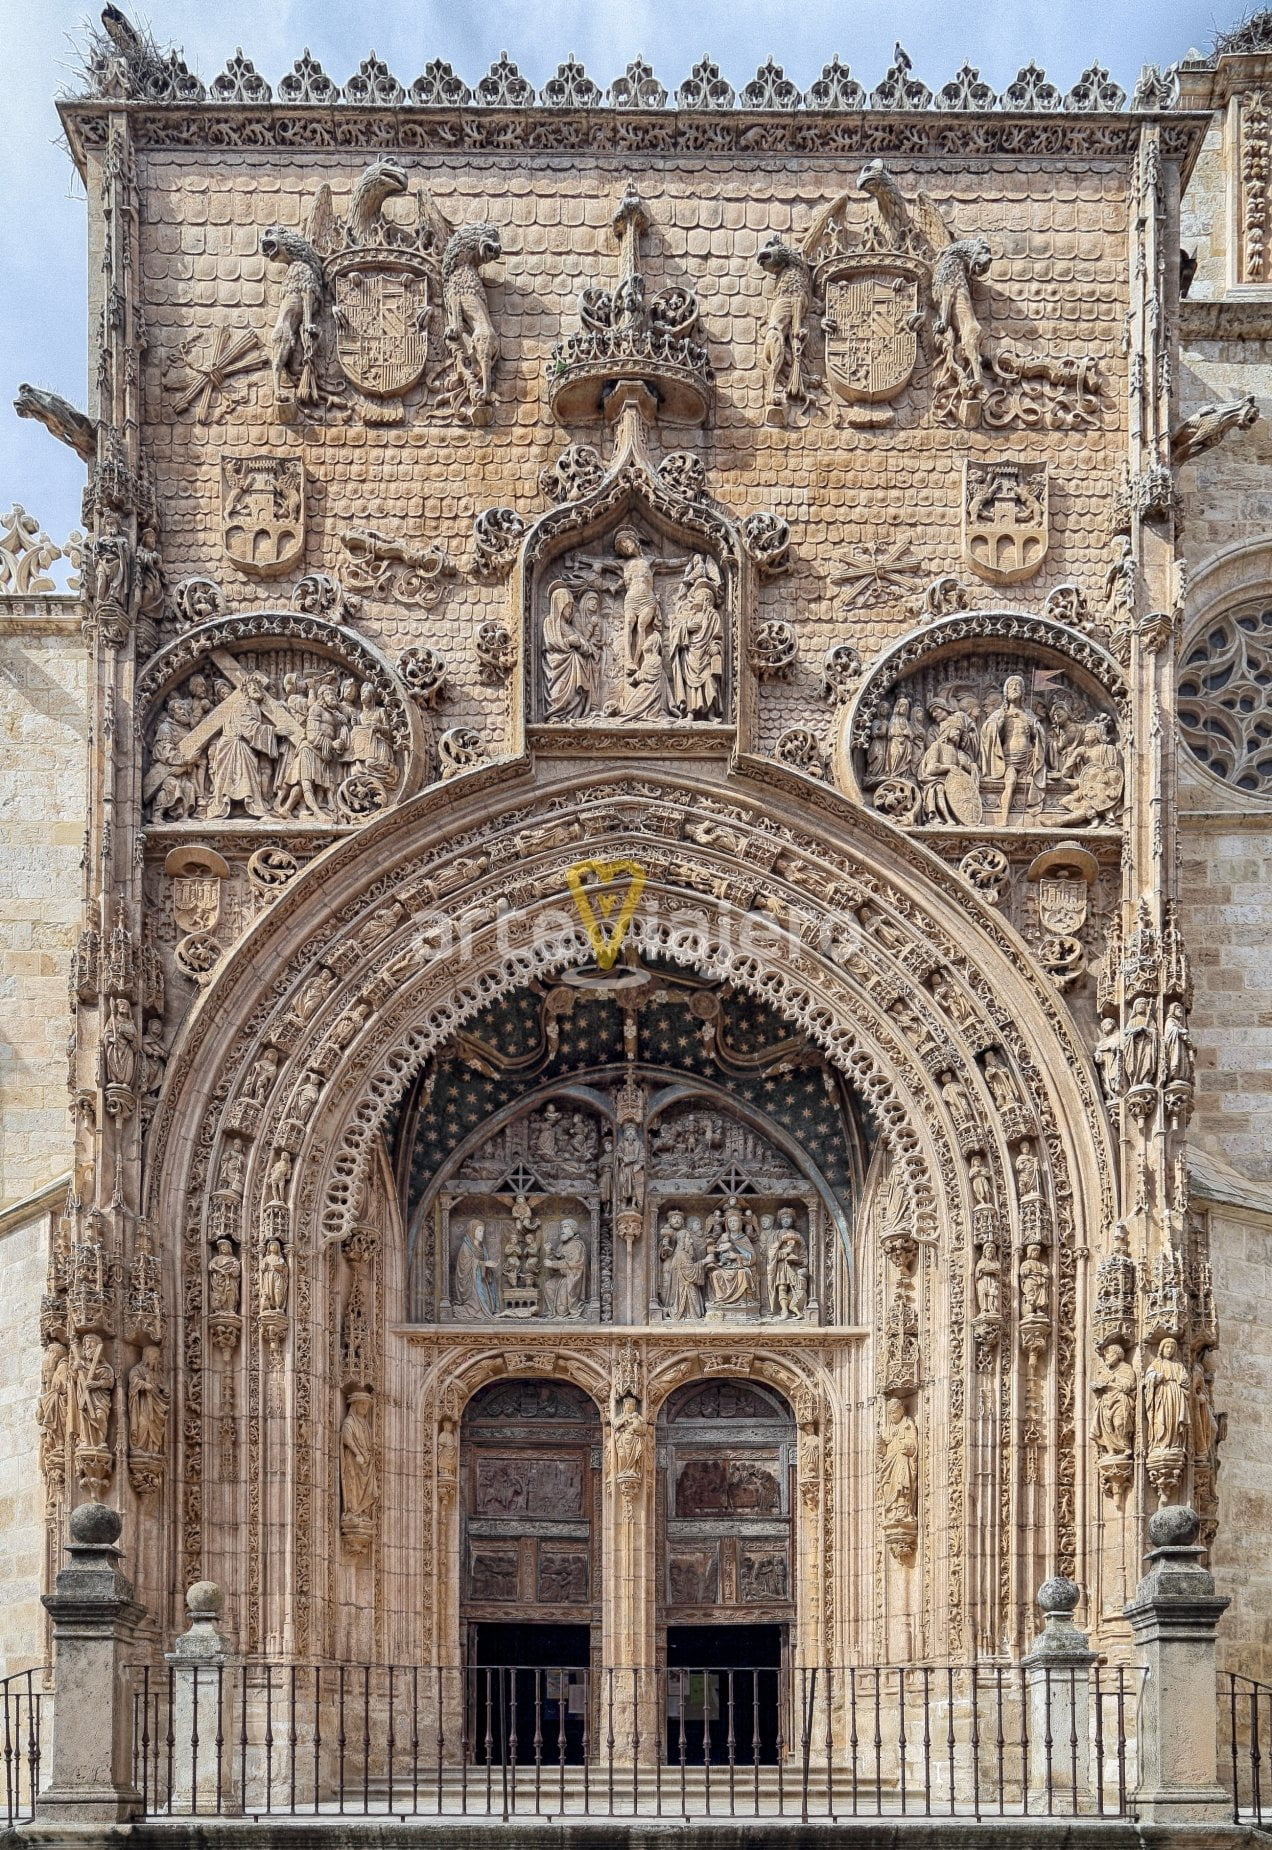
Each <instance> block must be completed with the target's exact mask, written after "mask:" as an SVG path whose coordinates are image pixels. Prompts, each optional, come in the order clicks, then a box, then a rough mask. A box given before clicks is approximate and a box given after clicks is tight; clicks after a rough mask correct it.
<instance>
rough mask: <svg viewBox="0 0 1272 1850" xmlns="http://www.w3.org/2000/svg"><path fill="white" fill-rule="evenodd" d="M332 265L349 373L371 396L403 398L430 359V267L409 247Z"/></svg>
mask: <svg viewBox="0 0 1272 1850" xmlns="http://www.w3.org/2000/svg"><path fill="white" fill-rule="evenodd" d="M328 270H329V274H330V277H331V288H332V293H333V295H334V297H335V323H336V354H337V357H338V358H339V361H340V365H341V368H342V370H343V372H344V374H345V376H346V378H347V379H349V380H350V381H351V383H352V384H353V385H355V386H357V388H358V390H359V391H360V392H365V393H367V395H368V396H369V397H371V398H400V397H401V396H402V394H403V393H404V392H409V391H410V389H411V387H412V386H413V385H415V384H416V383H417V382H418V381H419V380H420V379H421V378H422V376H423V373H424V368H425V367H426V366H427V364H428V358H429V319H430V316H431V314H432V311H433V306H434V300H435V296H434V288H433V278H432V275H431V273H430V270H429V267H428V266H427V264H424V263H422V262H420V260H419V259H418V258H415V257H412V256H409V255H408V254H406V253H405V252H403V253H400V254H395V253H393V252H391V251H385V250H382V249H373V250H369V251H368V250H359V251H351V252H350V253H349V254H348V256H347V257H346V258H344V259H343V260H340V259H333V261H332V262H331V263H330V265H329V266H328Z"/></svg>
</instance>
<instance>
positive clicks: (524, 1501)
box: [461, 1381, 601, 1625]
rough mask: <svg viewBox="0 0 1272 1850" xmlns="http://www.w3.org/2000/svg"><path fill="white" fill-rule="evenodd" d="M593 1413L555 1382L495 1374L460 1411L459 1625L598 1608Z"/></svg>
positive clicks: (538, 1620) (541, 1618) (596, 1427)
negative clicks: (461, 1533)
mask: <svg viewBox="0 0 1272 1850" xmlns="http://www.w3.org/2000/svg"><path fill="white" fill-rule="evenodd" d="M600 1445H601V1429H600V1419H599V1416H598V1414H597V1411H596V1408H595V1406H594V1405H593V1403H592V1402H591V1401H590V1400H589V1399H588V1397H587V1396H586V1395H585V1394H584V1393H582V1392H581V1391H580V1390H579V1389H578V1388H574V1387H571V1386H569V1385H568V1384H567V1383H563V1382H557V1381H553V1382H539V1381H502V1382H496V1383H494V1384H493V1385H492V1386H490V1387H488V1388H485V1389H484V1390H483V1391H482V1392H481V1393H480V1394H478V1395H476V1396H475V1397H474V1399H473V1401H472V1402H471V1403H470V1405H469V1408H468V1410H467V1412H466V1413H465V1416H464V1423H463V1434H462V1445H461V1474H462V1479H463V1486H464V1537H463V1553H462V1560H461V1576H462V1581H461V1603H462V1611H463V1618H464V1619H465V1621H466V1622H467V1623H468V1624H470V1625H471V1624H473V1623H482V1622H487V1623H492V1624H508V1623H514V1624H519V1625H526V1624H531V1625H533V1624H549V1625H563V1624H564V1625H590V1624H593V1623H595V1622H597V1621H598V1620H599V1616H600V1597H601V1587H600V1558H599V1536H598V1525H597V1523H596V1520H595V1517H596V1497H597V1490H598V1481H599V1475H600Z"/></svg>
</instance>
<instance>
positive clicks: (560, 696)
mask: <svg viewBox="0 0 1272 1850" xmlns="http://www.w3.org/2000/svg"><path fill="white" fill-rule="evenodd" d="M539 596H540V602H541V609H540V611H539V614H538V622H539V675H538V699H537V703H536V704H537V712H538V716H539V718H540V719H541V720H543V721H547V722H550V723H552V724H564V723H568V724H571V725H579V724H588V723H595V722H607V721H608V722H616V721H617V722H624V723H626V722H638V723H642V724H646V725H650V724H653V725H659V724H666V723H668V722H670V721H674V722H677V723H685V722H689V723H693V722H698V721H702V720H719V719H722V718H724V717H725V706H726V698H727V696H726V676H725V634H726V610H725V604H726V598H725V587H724V581H723V578H722V575H721V572H720V568H719V566H718V565H717V564H716V562H715V560H714V559H713V558H712V557H711V556H710V555H709V554H708V553H705V552H689V553H686V554H676V553H672V552H671V551H670V550H669V549H668V548H667V546H666V545H665V544H663V543H662V542H661V541H659V540H658V539H656V538H655V537H654V536H653V535H652V534H650V533H648V532H646V531H644V530H643V529H642V528H638V527H637V526H635V525H626V526H623V527H620V528H619V529H618V531H617V532H616V533H614V534H613V535H612V536H611V538H610V540H609V542H608V545H607V546H606V547H605V549H604V550H602V551H600V552H598V553H595V554H582V553H578V554H571V555H569V556H567V557H566V558H565V559H564V560H562V561H561V562H560V564H559V566H558V568H557V575H556V576H554V577H552V578H550V579H548V580H547V581H546V582H545V583H544V584H543V585H542V586H541V588H540V593H539Z"/></svg>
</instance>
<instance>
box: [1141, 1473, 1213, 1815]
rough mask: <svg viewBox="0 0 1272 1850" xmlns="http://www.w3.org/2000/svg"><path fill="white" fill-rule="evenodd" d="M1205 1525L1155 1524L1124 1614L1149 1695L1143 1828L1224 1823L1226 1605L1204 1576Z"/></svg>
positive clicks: (1175, 1513)
mask: <svg viewBox="0 0 1272 1850" xmlns="http://www.w3.org/2000/svg"><path fill="white" fill-rule="evenodd" d="M1200 1528H1201V1525H1200V1523H1199V1522H1198V1519H1197V1517H1196V1515H1195V1513H1194V1512H1193V1511H1192V1510H1190V1509H1188V1508H1187V1507H1186V1506H1185V1507H1180V1506H1178V1505H1175V1506H1172V1507H1171V1508H1168V1509H1161V1510H1156V1511H1155V1512H1154V1513H1153V1515H1152V1516H1151V1517H1150V1518H1149V1522H1148V1539H1149V1541H1150V1542H1151V1543H1152V1544H1153V1547H1152V1549H1151V1551H1150V1553H1149V1556H1148V1560H1149V1570H1148V1572H1147V1574H1145V1576H1144V1578H1143V1580H1141V1581H1140V1583H1139V1585H1138V1587H1136V1589H1135V1597H1134V1599H1133V1600H1132V1601H1131V1603H1130V1605H1129V1606H1127V1608H1126V1617H1127V1619H1128V1620H1129V1621H1130V1625H1131V1630H1132V1632H1133V1633H1134V1635H1135V1644H1136V1649H1137V1651H1138V1654H1139V1661H1140V1664H1141V1666H1142V1667H1143V1670H1144V1673H1145V1675H1144V1685H1143V1690H1142V1693H1141V1696H1140V1705H1139V1786H1138V1788H1137V1790H1136V1792H1135V1794H1134V1804H1135V1809H1136V1812H1137V1813H1138V1815H1139V1818H1140V1820H1141V1822H1145V1823H1154V1824H1161V1823H1172V1824H1173V1823H1176V1822H1183V1823H1190V1822H1205V1823H1215V1824H1217V1823H1219V1822H1220V1821H1221V1820H1222V1819H1223V1818H1225V1817H1226V1816H1227V1813H1228V1812H1229V1810H1230V1808H1231V1805H1232V1800H1231V1798H1230V1797H1229V1795H1228V1794H1227V1793H1226V1792H1225V1791H1224V1789H1223V1787H1222V1786H1221V1785H1220V1784H1219V1781H1218V1777H1217V1772H1218V1760H1217V1731H1218V1699H1217V1694H1216V1684H1215V1627H1216V1625H1217V1624H1218V1622H1219V1619H1220V1616H1221V1614H1222V1613H1223V1612H1224V1610H1225V1609H1226V1607H1227V1605H1228V1601H1227V1600H1226V1599H1225V1598H1224V1597H1223V1595H1221V1594H1217V1593H1216V1592H1215V1583H1214V1581H1213V1580H1212V1578H1211V1577H1210V1575H1209V1573H1208V1572H1207V1571H1206V1569H1205V1568H1204V1567H1203V1566H1202V1564H1201V1563H1202V1555H1203V1553H1204V1550H1202V1549H1201V1548H1200V1547H1198V1545H1197V1537H1198V1534H1199V1532H1200Z"/></svg>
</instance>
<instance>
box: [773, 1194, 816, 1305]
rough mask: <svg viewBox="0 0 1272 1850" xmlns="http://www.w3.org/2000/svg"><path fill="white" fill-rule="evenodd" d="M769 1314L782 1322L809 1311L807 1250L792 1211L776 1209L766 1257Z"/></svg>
mask: <svg viewBox="0 0 1272 1850" xmlns="http://www.w3.org/2000/svg"><path fill="white" fill-rule="evenodd" d="M767 1282H768V1295H769V1315H770V1316H771V1317H776V1318H778V1319H779V1320H780V1321H781V1322H788V1321H789V1320H791V1319H793V1318H799V1317H802V1316H803V1315H804V1312H805V1311H806V1310H807V1309H808V1247H807V1245H806V1244H805V1242H804V1236H803V1234H802V1233H801V1232H800V1231H799V1228H798V1227H797V1226H796V1225H795V1210H794V1208H779V1209H778V1211H777V1225H776V1227H775V1228H774V1231H773V1243H772V1245H771V1246H770V1247H769V1255H768V1279H767Z"/></svg>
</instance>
